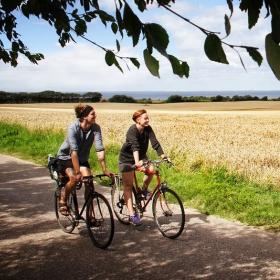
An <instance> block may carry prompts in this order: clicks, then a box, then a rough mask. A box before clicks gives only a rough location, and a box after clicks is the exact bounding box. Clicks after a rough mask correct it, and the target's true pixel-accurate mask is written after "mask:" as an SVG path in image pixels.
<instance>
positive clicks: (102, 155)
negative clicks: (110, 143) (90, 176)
mask: <svg viewBox="0 0 280 280" xmlns="http://www.w3.org/2000/svg"><path fill="white" fill-rule="evenodd" d="M96 154H97V158H98V161H99V164H100V166H101V169H102V172H103V173H104V174H106V175H108V176H110V174H111V173H110V172H109V171H108V170H107V167H106V160H105V151H104V150H103V151H99V152H96Z"/></svg>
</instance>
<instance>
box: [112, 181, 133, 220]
mask: <svg viewBox="0 0 280 280" xmlns="http://www.w3.org/2000/svg"><path fill="white" fill-rule="evenodd" d="M111 199H112V206H113V210H114V213H115V215H116V217H117V219H118V220H119V221H120V222H121V223H123V224H125V225H129V224H130V222H129V214H128V209H127V207H126V204H125V201H124V195H123V184H122V182H121V180H120V178H119V177H116V178H115V184H114V185H113V187H112V190H111Z"/></svg>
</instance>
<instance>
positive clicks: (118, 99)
mask: <svg viewBox="0 0 280 280" xmlns="http://www.w3.org/2000/svg"><path fill="white" fill-rule="evenodd" d="M108 101H109V102H116V103H135V102H136V100H135V99H134V98H133V97H130V96H126V95H118V94H117V95H113V96H112V97H111V98H109V99H108Z"/></svg>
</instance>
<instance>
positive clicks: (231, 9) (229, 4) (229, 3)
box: [227, 0, 233, 17]
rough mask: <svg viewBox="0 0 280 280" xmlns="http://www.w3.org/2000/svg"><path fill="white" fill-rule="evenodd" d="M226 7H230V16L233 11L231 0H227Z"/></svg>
mask: <svg viewBox="0 0 280 280" xmlns="http://www.w3.org/2000/svg"><path fill="white" fill-rule="evenodd" d="M227 4H228V8H229V9H230V17H231V16H232V13H233V4H232V0H227Z"/></svg>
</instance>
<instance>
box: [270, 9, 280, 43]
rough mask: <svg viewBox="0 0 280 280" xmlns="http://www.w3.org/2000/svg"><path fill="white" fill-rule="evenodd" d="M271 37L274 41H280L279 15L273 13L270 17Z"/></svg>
mask: <svg viewBox="0 0 280 280" xmlns="http://www.w3.org/2000/svg"><path fill="white" fill-rule="evenodd" d="M271 30H272V32H271V33H272V37H273V40H274V41H275V42H276V43H280V15H279V14H276V13H275V14H274V15H272V19H271Z"/></svg>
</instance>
